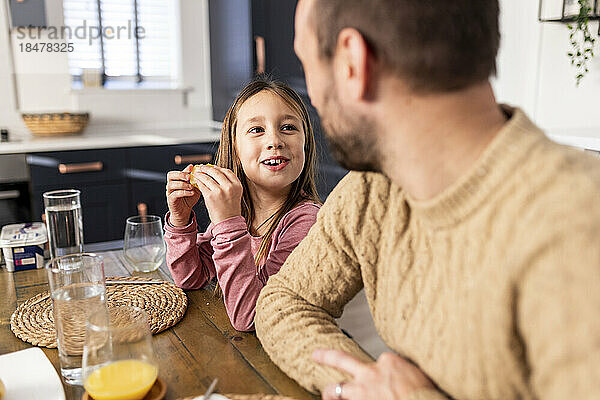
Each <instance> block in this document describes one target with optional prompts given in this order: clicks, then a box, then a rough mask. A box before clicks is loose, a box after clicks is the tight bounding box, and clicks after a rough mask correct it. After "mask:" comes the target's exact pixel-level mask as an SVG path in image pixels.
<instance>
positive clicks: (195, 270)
mask: <svg viewBox="0 0 600 400" xmlns="http://www.w3.org/2000/svg"><path fill="white" fill-rule="evenodd" d="M169 216H170V214H169V213H167V215H166V216H165V243H166V244H167V257H166V258H167V266H168V267H169V271H170V272H171V276H172V277H173V281H174V282H175V284H176V285H177V286H179V287H180V288H182V289H200V288H201V287H203V286H204V285H205V284H206V283H207V282H208V281H210V280H211V279H213V278H214V277H215V276H216V272H215V266H214V264H213V260H212V253H213V250H212V247H211V245H210V240H211V234H210V230H211V227H212V225H209V227H208V229H207V231H206V232H204V233H198V225H197V223H196V215H195V214H194V213H193V212H192V216H191V218H190V219H191V221H190V223H189V224H188V225H186V226H183V227H176V226H173V225H171V224H170V222H169Z"/></svg>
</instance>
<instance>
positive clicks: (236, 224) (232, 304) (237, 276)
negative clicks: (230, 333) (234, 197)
mask: <svg viewBox="0 0 600 400" xmlns="http://www.w3.org/2000/svg"><path fill="white" fill-rule="evenodd" d="M306 210H308V211H306ZM317 211H318V208H317V207H316V206H314V207H308V208H307V207H303V206H301V207H298V208H296V209H294V210H292V211H290V213H289V214H288V215H286V216H285V217H284V218H283V219H282V221H281V222H280V226H279V227H278V229H277V230H276V232H275V233H274V237H273V243H274V246H272V247H271V249H270V251H269V254H268V256H267V259H266V261H265V265H264V266H262V268H260V269H259V270H258V271H257V267H256V264H255V262H254V254H253V252H252V247H251V246H252V243H251V240H252V238H251V236H250V233H249V232H248V229H247V227H246V222H245V220H244V218H242V217H233V218H230V219H228V220H225V221H223V222H220V223H218V224H216V225H215V226H214V227H213V229H212V234H213V235H214V238H213V240H212V242H211V243H212V246H213V248H214V251H215V253H214V255H213V260H214V263H215V267H216V271H217V277H218V280H219V284H220V285H221V289H222V290H223V296H224V299H225V308H226V310H227V314H228V315H229V319H230V320H231V324H232V325H233V327H234V328H235V329H237V330H239V331H250V330H253V329H254V315H255V310H256V300H257V299H258V295H259V293H260V291H261V290H262V288H263V287H264V285H265V284H266V283H267V280H268V279H269V277H270V276H271V275H273V274H276V273H277V272H278V271H279V268H280V267H281V265H282V264H283V262H284V261H285V259H286V258H287V256H288V255H289V254H290V253H291V252H292V250H293V249H294V248H295V247H296V246H297V245H298V243H299V242H300V241H301V240H302V239H303V238H304V237H305V236H306V234H307V233H308V231H309V229H310V228H311V226H312V225H313V224H314V222H315V218H316V213H317Z"/></svg>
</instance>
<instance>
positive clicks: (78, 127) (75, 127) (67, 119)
mask: <svg viewBox="0 0 600 400" xmlns="http://www.w3.org/2000/svg"><path fill="white" fill-rule="evenodd" d="M22 117H23V121H25V125H27V128H29V130H30V131H31V133H33V134H34V135H37V136H58V135H74V134H77V133H81V131H83V128H85V126H86V125H87V123H88V120H89V119H90V114H89V113H68V112H65V113H43V114H23V115H22Z"/></svg>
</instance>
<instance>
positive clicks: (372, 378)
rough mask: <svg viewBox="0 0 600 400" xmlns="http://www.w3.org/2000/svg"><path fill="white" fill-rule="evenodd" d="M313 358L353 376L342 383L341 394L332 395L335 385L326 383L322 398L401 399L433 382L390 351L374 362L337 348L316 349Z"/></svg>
mask: <svg viewBox="0 0 600 400" xmlns="http://www.w3.org/2000/svg"><path fill="white" fill-rule="evenodd" d="M313 360H315V361H316V362H318V363H320V364H323V365H327V366H330V367H333V368H336V369H339V370H341V371H344V372H346V373H347V374H349V375H352V376H353V378H354V379H353V380H351V381H349V382H345V383H344V384H343V385H342V395H341V397H338V395H337V394H336V385H335V384H333V385H328V386H327V387H326V388H325V389H324V390H323V393H322V397H323V400H338V399H340V398H341V399H344V400H368V399H375V400H401V399H404V398H406V396H408V395H409V394H411V393H412V392H414V391H416V390H418V389H422V388H433V387H434V386H433V384H432V383H431V381H430V380H429V378H427V377H426V376H425V374H423V372H421V370H420V369H418V368H417V367H415V366H414V365H413V364H412V363H410V362H408V361H407V360H405V359H404V358H402V357H400V356H397V355H395V354H393V353H383V354H382V355H381V356H380V357H379V359H378V360H377V362H374V363H368V364H367V363H364V362H362V361H359V360H357V359H356V358H354V357H352V356H350V355H349V354H346V353H344V352H342V351H338V350H316V351H315V352H314V353H313Z"/></svg>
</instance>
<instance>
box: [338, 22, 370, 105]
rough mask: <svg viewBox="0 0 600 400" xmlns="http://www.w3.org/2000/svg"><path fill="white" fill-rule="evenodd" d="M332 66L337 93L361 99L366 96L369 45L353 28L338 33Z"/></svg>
mask: <svg viewBox="0 0 600 400" xmlns="http://www.w3.org/2000/svg"><path fill="white" fill-rule="evenodd" d="M334 68H335V72H334V73H335V74H336V82H337V85H338V90H339V91H340V93H339V95H340V96H344V97H345V98H352V99H354V100H361V99H364V98H365V97H366V96H367V90H368V82H369V73H370V71H369V46H368V44H367V42H366V40H365V38H364V37H363V35H362V34H361V33H360V32H359V31H357V30H356V29H354V28H344V29H343V30H342V31H341V32H340V34H339V35H338V40H337V46H336V53H335V61H334Z"/></svg>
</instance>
